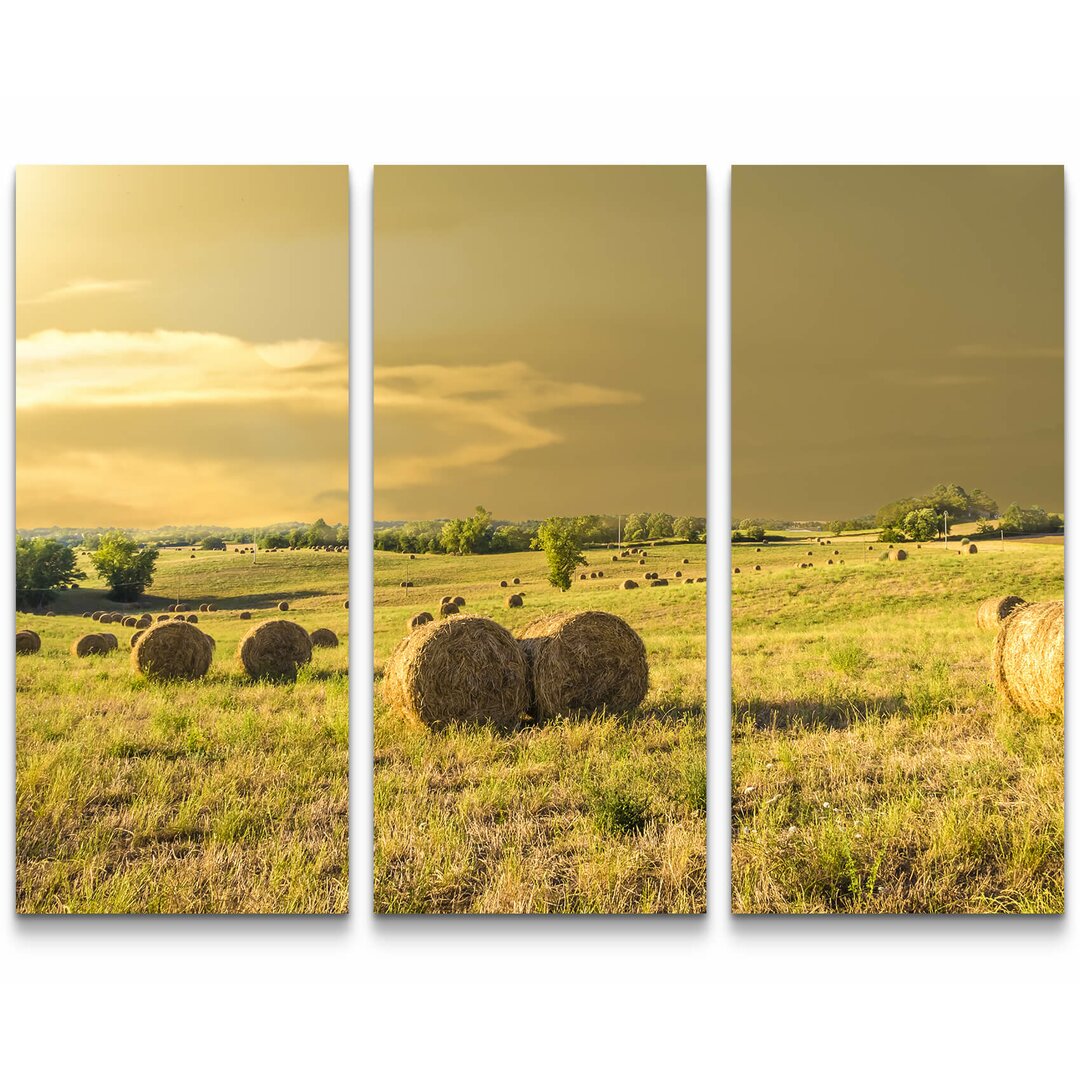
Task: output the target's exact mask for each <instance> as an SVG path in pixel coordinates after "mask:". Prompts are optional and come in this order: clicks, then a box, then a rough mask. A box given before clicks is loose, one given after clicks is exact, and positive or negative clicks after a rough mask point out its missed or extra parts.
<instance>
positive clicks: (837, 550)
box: [833, 544, 922, 555]
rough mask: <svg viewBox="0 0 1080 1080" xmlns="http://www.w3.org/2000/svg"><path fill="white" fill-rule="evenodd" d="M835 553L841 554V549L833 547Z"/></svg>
mask: <svg viewBox="0 0 1080 1080" xmlns="http://www.w3.org/2000/svg"><path fill="white" fill-rule="evenodd" d="M919 547H922V544H920V545H919ZM833 554H834V555H839V554H840V549H839V548H833Z"/></svg>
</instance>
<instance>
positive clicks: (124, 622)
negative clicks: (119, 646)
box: [121, 615, 139, 630]
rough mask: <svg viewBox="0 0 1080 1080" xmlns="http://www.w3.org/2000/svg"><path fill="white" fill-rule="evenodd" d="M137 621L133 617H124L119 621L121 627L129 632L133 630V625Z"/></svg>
mask: <svg viewBox="0 0 1080 1080" xmlns="http://www.w3.org/2000/svg"><path fill="white" fill-rule="evenodd" d="M138 621H139V620H138V619H136V618H135V616H134V615H125V616H124V618H123V619H122V620H121V626H126V627H127V628H128V629H129V630H134V629H135V624H136V623H137V622H138Z"/></svg>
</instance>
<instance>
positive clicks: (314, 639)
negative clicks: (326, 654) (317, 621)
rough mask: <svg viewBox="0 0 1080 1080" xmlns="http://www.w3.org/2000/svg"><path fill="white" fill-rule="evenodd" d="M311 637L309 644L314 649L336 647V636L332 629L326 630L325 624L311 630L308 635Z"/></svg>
mask: <svg viewBox="0 0 1080 1080" xmlns="http://www.w3.org/2000/svg"><path fill="white" fill-rule="evenodd" d="M308 637H310V638H311V644H312V647H313V648H316V649H336V648H337V647H338V636H337V634H335V633H334V631H333V630H327V629H326V627H325V626H320V627H319V629H318V630H312V631H311V633H310V634H309V635H308Z"/></svg>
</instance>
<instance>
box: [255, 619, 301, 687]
mask: <svg viewBox="0 0 1080 1080" xmlns="http://www.w3.org/2000/svg"><path fill="white" fill-rule="evenodd" d="M237 656H238V657H239V659H240V663H241V664H243V665H244V670H245V671H247V673H248V674H249V675H250V676H251V677H252V678H253V679H284V680H288V681H292V680H293V679H295V678H296V673H297V672H298V671H299V670H300V668H301V667H303V665H304V664H306V663H308V661H310V660H311V638H310V637H309V636H308V632H307V631H306V630H305V629H304V628H303V627H302V626H300V625H299V624H297V623H294V622H289V620H288V619H271V620H270V621H269V622H264V623H260V624H259V625H258V626H253V627H252V628H251V629H250V630H249V631H248V632H247V633H246V634H245V635H244V636H243V637H242V638H241V639H240V646H239V648H238V649H237Z"/></svg>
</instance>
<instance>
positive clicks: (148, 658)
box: [131, 619, 213, 679]
mask: <svg viewBox="0 0 1080 1080" xmlns="http://www.w3.org/2000/svg"><path fill="white" fill-rule="evenodd" d="M212 659H213V648H212V646H211V645H210V642H209V640H208V639H207V637H206V635H205V634H204V633H203V632H202V631H201V630H200V629H199V628H198V627H195V626H192V625H191V624H190V623H188V622H181V621H180V620H178V619H174V620H171V621H170V622H166V623H158V625H157V626H153V627H151V628H150V629H149V630H144V631H142V637H140V638H139V640H138V641H136V642H135V647H134V648H133V649H132V651H131V666H132V667H133V668H134V669H135V670H136V671H137V672H139V674H140V675H145V676H146V677H147V678H149V679H201V678H202V677H203V676H204V675H205V674H206V673H207V672H208V671H209V670H210V662H211V660H212Z"/></svg>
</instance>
